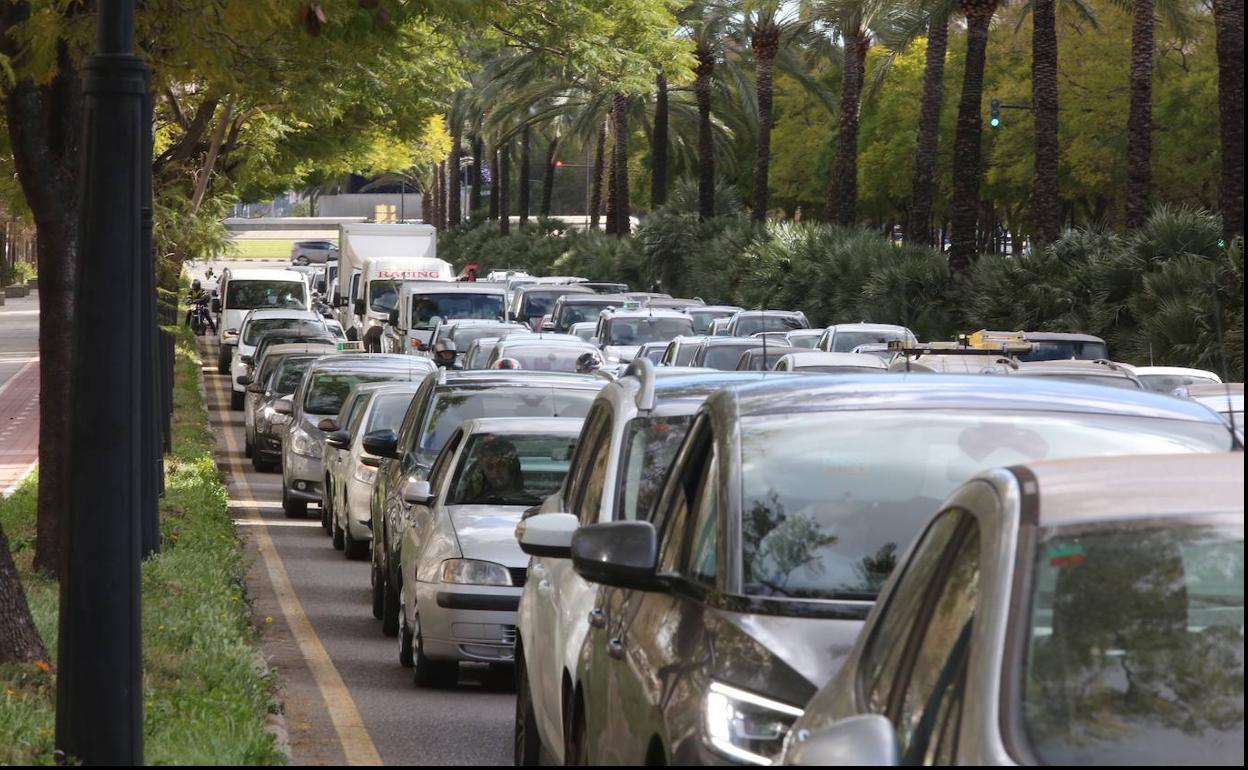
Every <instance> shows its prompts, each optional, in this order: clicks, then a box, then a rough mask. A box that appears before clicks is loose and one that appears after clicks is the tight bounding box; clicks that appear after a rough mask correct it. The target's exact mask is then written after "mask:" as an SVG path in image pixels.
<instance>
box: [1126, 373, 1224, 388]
mask: <svg viewBox="0 0 1248 770" xmlns="http://www.w3.org/2000/svg"><path fill="white" fill-rule="evenodd" d="M1136 376H1137V377H1139V378H1140V382H1142V383H1144V387H1145V388H1147V389H1148V390H1152V391H1156V392H1158V393H1170V392H1171V391H1173V390H1174V389H1175V388H1181V387H1184V386H1185V385H1195V384H1197V383H1199V384H1202V385H1203V384H1205V383H1207V382H1211V383H1217V380H1215V379H1213V378H1212V377H1201V376H1199V375H1192V374H1138V375H1136Z"/></svg>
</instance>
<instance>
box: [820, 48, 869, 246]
mask: <svg viewBox="0 0 1248 770" xmlns="http://www.w3.org/2000/svg"><path fill="white" fill-rule="evenodd" d="M870 46H871V37H870V35H868V34H867V33H866V32H865V31H863V30H862V29H861V28H859V29H855V30H854V31H853V32H850V33H848V34H846V35H845V65H844V67H843V69H842V70H841V125H840V131H839V132H838V134H837V141H836V159H835V161H833V172H832V182H831V184H829V185H828V204H827V207H826V209H825V210H824V215H825V217H826V218H827V220H828V221H829V222H837V223H839V224H842V225H852V224H853V223H854V220H855V219H857V213H858V212H857V208H858V124H859V109H860V107H861V103H862V83H863V71H864V69H865V68H866V63H867V49H868V48H869V47H870Z"/></svg>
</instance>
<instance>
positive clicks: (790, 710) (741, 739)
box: [703, 682, 802, 765]
mask: <svg viewBox="0 0 1248 770" xmlns="http://www.w3.org/2000/svg"><path fill="white" fill-rule="evenodd" d="M703 709H704V714H703V720H704V727H705V729H706V741H707V743H709V744H710V745H711V747H712V748H714V749H715V750H716V751H718V752H720V753H721V754H723V755H725V756H727V757H730V758H732V759H735V760H738V761H740V762H747V763H749V764H752V765H769V764H771V762H772V760H774V759H776V758H777V757H779V755H780V749H781V748H782V746H783V744H784V737H785V736H786V735H788V733H789V728H790V727H792V726H793V723H794V722H795V721H797V718H798V717H800V716H801V715H802V710H801V709H800V708H797V707H796V706H790V705H789V704H787V703H781V702H780V701H777V700H772V699H771V698H765V697H763V696H761V695H756V694H754V693H752V692H748V691H746V690H740V689H737V688H736V687H732V686H730V685H726V684H723V683H722V682H711V689H710V691H709V692H708V693H707V694H706V701H705V703H704V705H703Z"/></svg>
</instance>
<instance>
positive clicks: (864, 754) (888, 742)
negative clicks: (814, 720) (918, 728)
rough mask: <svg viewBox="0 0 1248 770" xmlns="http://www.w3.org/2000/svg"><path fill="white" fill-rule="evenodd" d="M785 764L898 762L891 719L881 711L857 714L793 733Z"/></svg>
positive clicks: (899, 757)
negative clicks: (818, 727)
mask: <svg viewBox="0 0 1248 770" xmlns="http://www.w3.org/2000/svg"><path fill="white" fill-rule="evenodd" d="M785 759H786V762H785V764H789V765H806V766H816V765H821V766H826V765H840V766H851V765H858V766H863V765H900V764H901V747H900V746H899V745H898V743H897V732H896V730H894V729H893V723H892V722H890V721H888V717H886V716H883V715H882V714H858V715H857V716H852V717H848V718H846V719H842V720H841V721H839V722H834V723H833V724H831V725H829V726H828V727H825V728H823V729H820V730H816V731H814V732H811V731H809V730H798V731H797V732H796V733H794V734H793V738H792V744H791V747H790V749H789V755H788V756H787V757H786V758H785Z"/></svg>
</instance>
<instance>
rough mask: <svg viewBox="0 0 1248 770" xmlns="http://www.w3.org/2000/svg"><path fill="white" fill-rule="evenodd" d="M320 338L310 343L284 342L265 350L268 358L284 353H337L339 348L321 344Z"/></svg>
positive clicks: (334, 345) (332, 344) (331, 344)
mask: <svg viewBox="0 0 1248 770" xmlns="http://www.w3.org/2000/svg"><path fill="white" fill-rule="evenodd" d="M318 340H319V338H314V339H313V340H310V341H308V342H283V343H281V344H278V345H270V346H268V347H267V348H265V349H264V354H265V355H266V356H275V355H281V354H283V353H336V352H337V351H338V346H337V345H336V344H335V343H333V342H319V341H318Z"/></svg>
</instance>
